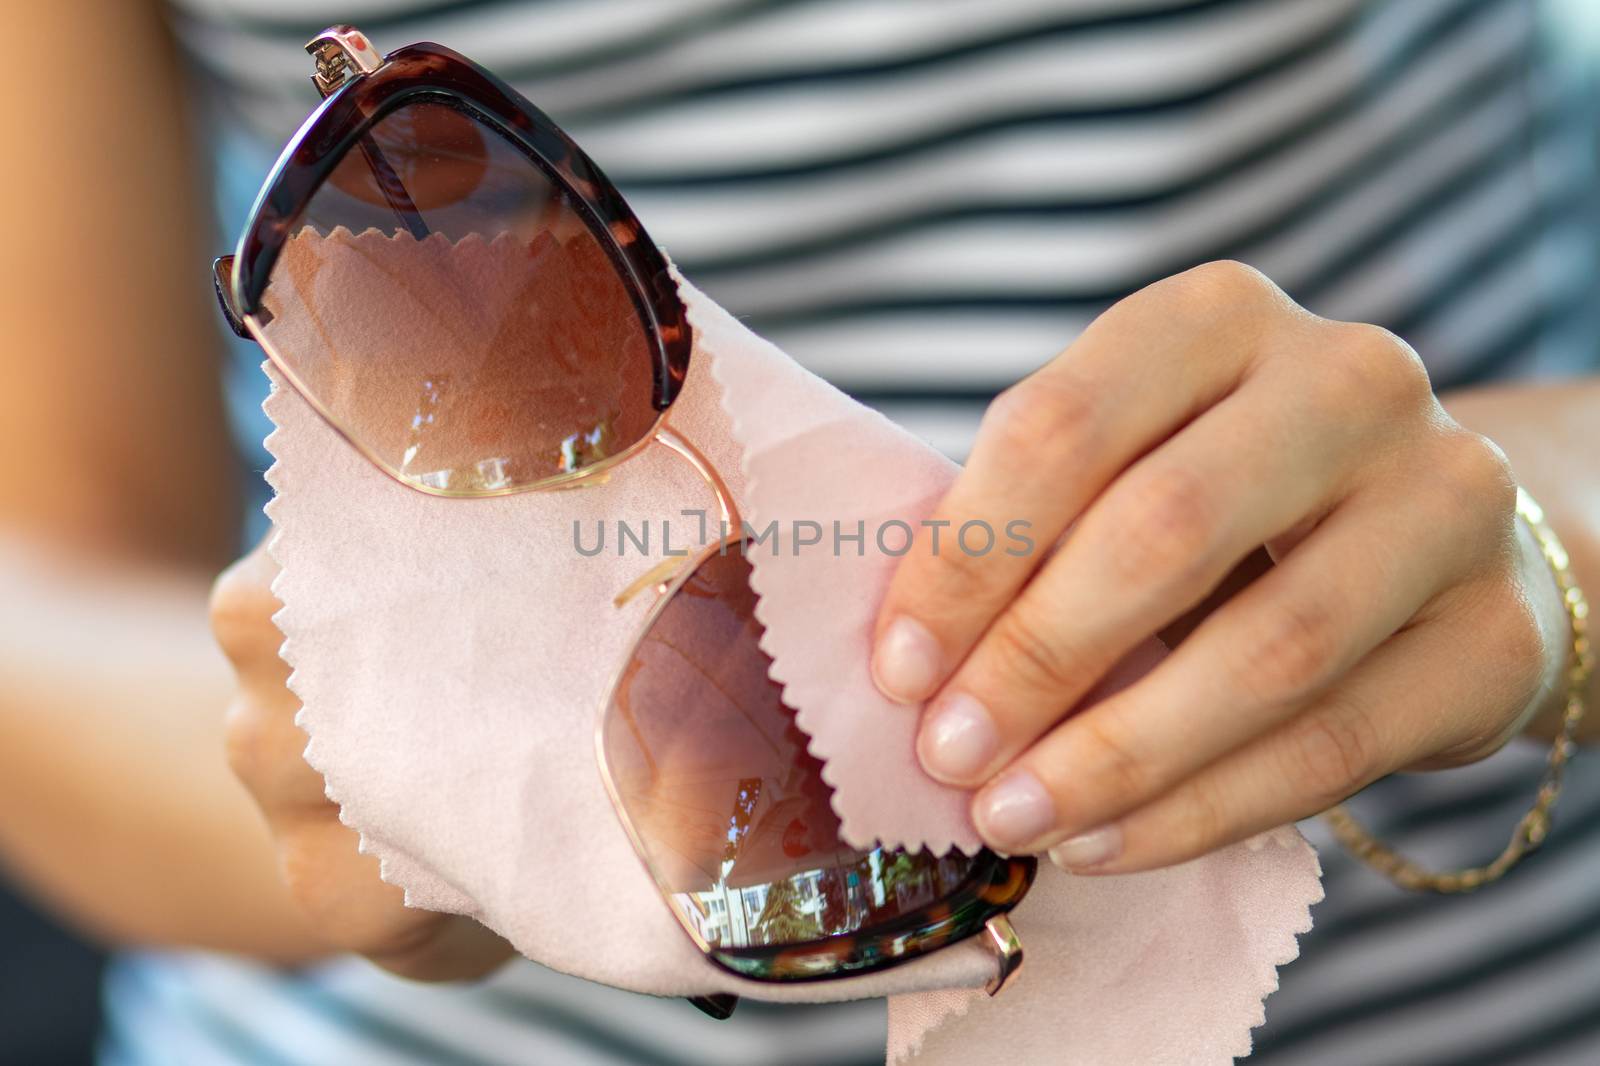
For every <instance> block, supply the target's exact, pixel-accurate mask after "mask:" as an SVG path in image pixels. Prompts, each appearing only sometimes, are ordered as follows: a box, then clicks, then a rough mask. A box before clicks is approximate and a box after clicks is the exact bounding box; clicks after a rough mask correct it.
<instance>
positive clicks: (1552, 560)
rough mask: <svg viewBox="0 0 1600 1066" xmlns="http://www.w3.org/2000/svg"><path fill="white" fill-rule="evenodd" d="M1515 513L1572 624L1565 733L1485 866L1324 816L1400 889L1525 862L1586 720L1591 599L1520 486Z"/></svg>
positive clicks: (1480, 878) (1343, 813)
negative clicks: (1453, 865) (1394, 843)
mask: <svg viewBox="0 0 1600 1066" xmlns="http://www.w3.org/2000/svg"><path fill="white" fill-rule="evenodd" d="M1517 514H1518V516H1519V517H1521V519H1522V520H1523V521H1524V522H1526V523H1527V524H1528V528H1529V529H1530V530H1531V531H1532V532H1533V536H1534V539H1535V540H1537V541H1538V542H1539V551H1540V552H1541V553H1543V555H1544V559H1545V562H1546V563H1548V564H1549V566H1550V571H1551V573H1553V574H1554V575H1555V579H1556V586H1557V587H1558V588H1559V589H1560V590H1561V602H1562V603H1563V604H1565V605H1566V608H1567V618H1568V620H1569V622H1570V623H1571V626H1572V653H1571V659H1570V661H1569V663H1568V666H1567V671H1566V679H1567V686H1566V707H1565V710H1564V712H1563V714H1562V716H1561V734H1560V735H1559V736H1558V737H1556V740H1555V744H1554V745H1553V746H1552V747H1551V749H1550V762H1549V764H1548V765H1547V766H1546V767H1545V772H1544V778H1543V780H1541V781H1540V782H1539V797H1538V799H1537V800H1536V801H1535V803H1534V805H1533V809H1532V810H1530V811H1529V812H1528V813H1527V814H1525V815H1523V816H1522V820H1521V821H1520V822H1518V823H1517V828H1516V832H1514V833H1513V834H1512V836H1511V842H1510V843H1509V844H1507V845H1506V847H1505V850H1504V851H1502V852H1501V853H1500V855H1499V857H1498V858H1496V859H1495V860H1494V861H1493V862H1491V863H1489V864H1488V865H1487V866H1477V867H1473V868H1472V869H1469V870H1458V871H1455V872H1453V873H1442V874H1441V873H1434V872H1433V871H1431V870H1427V869H1425V868H1423V867H1421V866H1419V865H1417V864H1416V863H1415V862H1412V861H1411V860H1410V859H1408V858H1406V857H1405V856H1404V855H1401V854H1400V853H1399V852H1397V851H1395V850H1394V849H1393V848H1391V847H1389V846H1388V845H1387V844H1384V843H1382V842H1381V841H1379V840H1378V839H1377V838H1376V837H1374V836H1373V835H1372V834H1371V833H1369V832H1367V830H1366V829H1365V828H1364V827H1363V826H1362V825H1361V823H1360V822H1358V821H1356V819H1355V817H1354V816H1353V815H1352V814H1351V813H1350V812H1349V811H1348V810H1347V809H1346V808H1345V807H1344V806H1343V805H1342V804H1341V805H1340V806H1337V807H1334V808H1333V809H1332V810H1330V811H1328V812H1327V813H1326V814H1325V815H1323V817H1324V818H1325V819H1327V822H1328V824H1329V826H1330V827H1331V828H1332V829H1333V835H1334V837H1335V838H1336V839H1337V840H1338V841H1339V843H1340V844H1342V845H1344V846H1345V848H1347V849H1348V850H1349V851H1350V852H1351V854H1353V855H1355V857H1356V858H1358V859H1360V860H1361V861H1362V862H1364V863H1366V864H1367V865H1368V866H1370V867H1372V868H1373V869H1374V870H1377V871H1378V872H1379V873H1381V874H1384V875H1385V876H1387V877H1388V878H1390V879H1391V880H1393V881H1394V882H1395V883H1396V884H1398V885H1400V887H1402V888H1409V889H1413V890H1417V891H1428V892H1444V893H1454V892H1471V891H1473V890H1474V889H1477V888H1481V887H1483V886H1484V885H1486V884H1488V883H1490V882H1491V881H1498V880H1499V879H1500V878H1502V877H1504V876H1505V874H1506V872H1507V871H1508V870H1510V869H1511V868H1512V867H1513V866H1515V865H1516V864H1517V863H1519V862H1521V861H1522V858H1523V856H1525V855H1527V854H1528V853H1529V852H1530V851H1533V850H1535V849H1536V848H1538V847H1539V845H1540V844H1543V843H1544V838H1545V837H1546V836H1547V835H1548V834H1549V832H1550V820H1551V813H1552V811H1553V810H1554V809H1555V805H1556V798H1557V797H1558V796H1560V795H1561V775H1562V772H1563V771H1564V770H1565V769H1566V766H1567V760H1568V759H1569V758H1571V757H1572V749H1573V747H1574V745H1575V744H1576V737H1577V735H1578V726H1579V725H1580V724H1582V722H1583V712H1584V705H1585V700H1584V696H1585V689H1586V688H1587V686H1588V684H1589V674H1590V672H1591V671H1592V670H1593V669H1594V649H1593V647H1591V646H1590V644H1589V603H1588V601H1587V600H1585V599H1584V597H1583V590H1582V589H1580V588H1579V587H1578V583H1577V581H1576V580H1574V579H1573V576H1572V566H1571V561H1570V560H1569V559H1568V558H1567V550H1566V549H1565V548H1563V547H1562V546H1561V540H1560V538H1559V537H1557V536H1556V533H1555V530H1553V529H1551V528H1550V524H1549V523H1548V522H1546V521H1545V517H1544V509H1543V508H1541V507H1540V506H1539V505H1538V504H1537V503H1535V502H1534V499H1533V497H1532V496H1529V495H1528V494H1527V493H1526V492H1524V491H1523V490H1522V489H1520V488H1519V489H1518V490H1517Z"/></svg>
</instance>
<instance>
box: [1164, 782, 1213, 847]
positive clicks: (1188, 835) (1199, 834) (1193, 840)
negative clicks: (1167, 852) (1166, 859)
mask: <svg viewBox="0 0 1600 1066" xmlns="http://www.w3.org/2000/svg"><path fill="white" fill-rule="evenodd" d="M1226 811H1227V804H1226V803H1225V802H1224V801H1223V798H1222V795H1221V793H1220V792H1219V791H1218V789H1217V786H1216V785H1215V784H1214V783H1209V782H1208V783H1200V782H1197V783H1196V784H1195V786H1194V787H1192V788H1190V789H1188V790H1186V794H1185V795H1184V799H1183V805H1182V808H1181V811H1180V815H1179V817H1178V818H1176V819H1175V820H1174V825H1173V826H1172V827H1171V829H1170V834H1171V835H1170V837H1169V839H1168V846H1169V847H1170V848H1171V849H1172V851H1173V853H1174V856H1175V858H1177V859H1178V860H1179V861H1182V860H1187V859H1193V858H1198V857H1199V856H1201V855H1205V854H1206V853H1208V852H1210V851H1214V850H1215V849H1216V848H1218V847H1220V846H1222V845H1223V844H1224V843H1226V841H1227V831H1228V821H1227V814H1226Z"/></svg>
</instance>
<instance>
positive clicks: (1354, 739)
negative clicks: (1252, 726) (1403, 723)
mask: <svg viewBox="0 0 1600 1066" xmlns="http://www.w3.org/2000/svg"><path fill="white" fill-rule="evenodd" d="M1288 751H1289V765H1288V767H1287V768H1286V769H1287V774H1288V779H1289V781H1290V783H1291V784H1293V785H1294V786H1295V788H1296V789H1297V790H1299V791H1300V792H1301V793H1302V794H1304V795H1305V796H1306V797H1307V799H1309V800H1310V801H1311V802H1313V803H1314V804H1315V805H1316V808H1317V809H1318V810H1325V809H1327V808H1329V807H1332V806H1333V805H1334V804H1336V803H1339V802H1341V801H1343V800H1344V799H1346V798H1347V797H1348V796H1350V794H1351V793H1353V792H1355V791H1357V790H1358V789H1360V788H1361V787H1362V786H1363V785H1365V784H1366V783H1367V782H1368V781H1371V780H1373V779H1374V778H1376V777H1377V776H1378V775H1379V772H1380V770H1381V764H1380V762H1379V759H1380V755H1379V748H1378V735H1377V730H1376V729H1375V728H1374V726H1373V724H1372V719H1371V717H1370V716H1369V715H1368V714H1367V713H1366V712H1365V711H1364V710H1363V709H1362V708H1359V707H1355V706H1353V705H1350V704H1340V705H1338V706H1337V707H1336V708H1335V709H1332V710H1330V711H1329V712H1328V713H1320V714H1313V715H1309V716H1307V717H1304V718H1302V719H1300V721H1299V722H1298V723H1297V724H1296V725H1295V727H1294V730H1293V734H1292V737H1291V742H1290V744H1289V746H1288Z"/></svg>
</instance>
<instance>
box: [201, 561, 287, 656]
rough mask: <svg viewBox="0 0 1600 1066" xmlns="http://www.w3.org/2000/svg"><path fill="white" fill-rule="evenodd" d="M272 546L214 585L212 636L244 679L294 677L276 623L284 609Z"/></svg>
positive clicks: (233, 567)
mask: <svg viewBox="0 0 1600 1066" xmlns="http://www.w3.org/2000/svg"><path fill="white" fill-rule="evenodd" d="M266 544H267V539H266V538H265V537H263V538H262V539H261V541H260V542H258V543H257V544H256V546H255V547H254V548H253V549H251V551H250V552H249V554H247V555H244V556H243V557H241V558H240V559H239V560H237V561H236V562H235V563H233V565H231V566H229V567H228V568H227V569H226V570H224V571H223V572H222V573H221V574H219V575H218V576H217V580H216V581H215V582H214V583H213V584H212V586H211V602H210V616H211V631H212V634H213V635H214V636H215V637H216V639H217V644H218V646H220V647H221V648H222V651H223V653H224V654H225V655H227V657H228V661H229V662H231V663H232V664H233V668H234V671H235V672H236V673H237V674H239V675H240V677H241V678H242V679H243V678H249V679H257V678H265V679H268V680H271V679H280V678H281V679H287V678H288V676H289V668H288V666H287V665H286V664H285V663H284V662H283V659H282V658H281V657H280V656H279V654H278V649H279V648H280V647H281V646H282V645H283V634H282V633H281V632H279V630H278V627H277V626H276V625H275V624H274V623H273V621H272V616H273V615H274V614H276V613H277V612H278V610H279V608H281V607H282V606H283V604H282V602H281V601H279V599H278V598H277V596H275V595H273V592H272V582H273V580H274V579H275V578H276V577H277V576H278V564H277V563H276V562H275V561H274V560H273V558H272V556H270V555H268V554H267V550H266Z"/></svg>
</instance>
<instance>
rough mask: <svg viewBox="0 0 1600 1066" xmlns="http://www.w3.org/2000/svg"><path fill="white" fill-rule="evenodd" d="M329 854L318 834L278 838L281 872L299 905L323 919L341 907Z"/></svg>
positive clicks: (313, 917) (290, 894)
mask: <svg viewBox="0 0 1600 1066" xmlns="http://www.w3.org/2000/svg"><path fill="white" fill-rule="evenodd" d="M328 867H329V863H328V856H327V855H326V854H325V849H324V847H323V844H322V841H321V839H320V837H319V836H318V835H317V834H314V833H306V832H299V833H285V834H282V835H280V836H279V838H278V872H279V875H280V876H281V877H282V878H283V884H284V887H285V888H286V889H287V890H288V892H289V898H290V899H292V900H293V901H294V903H295V905H296V906H297V907H299V908H300V909H301V910H302V911H304V912H305V913H306V915H308V916H309V917H311V918H312V919H313V920H314V921H317V922H319V923H320V922H323V921H325V920H326V918H327V917H328V915H329V913H330V912H331V911H333V910H335V909H336V908H337V902H336V899H335V896H336V893H335V892H334V891H333V890H332V889H331V886H330V884H329V878H328Z"/></svg>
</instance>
